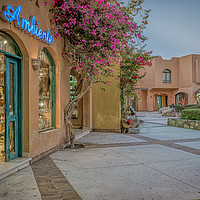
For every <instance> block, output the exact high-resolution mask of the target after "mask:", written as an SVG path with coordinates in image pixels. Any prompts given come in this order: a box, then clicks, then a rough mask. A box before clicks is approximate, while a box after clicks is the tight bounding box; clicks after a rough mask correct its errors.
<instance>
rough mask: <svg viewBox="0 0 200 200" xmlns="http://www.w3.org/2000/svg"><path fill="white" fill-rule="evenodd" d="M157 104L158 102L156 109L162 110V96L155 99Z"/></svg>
mask: <svg viewBox="0 0 200 200" xmlns="http://www.w3.org/2000/svg"><path fill="white" fill-rule="evenodd" d="M157 102H158V109H159V108H162V96H158V97H157Z"/></svg>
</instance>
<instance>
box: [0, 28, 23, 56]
mask: <svg viewBox="0 0 200 200" xmlns="http://www.w3.org/2000/svg"><path fill="white" fill-rule="evenodd" d="M0 49H1V50H3V51H6V52H8V53H11V54H14V55H18V56H20V55H21V53H20V51H19V49H18V47H17V45H16V43H15V42H14V41H13V39H12V38H11V37H9V36H8V35H7V34H5V33H2V32H0Z"/></svg>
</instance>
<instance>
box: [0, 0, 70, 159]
mask: <svg viewBox="0 0 200 200" xmlns="http://www.w3.org/2000/svg"><path fill="white" fill-rule="evenodd" d="M5 5H6V6H5ZM0 9H1V14H0V114H1V123H0V129H1V130H0V133H1V135H0V157H1V161H9V160H12V159H14V158H16V157H30V158H35V159H37V158H38V157H39V156H40V155H41V154H42V153H44V152H47V151H52V150H53V149H55V148H58V147H59V146H60V145H62V144H63V143H64V142H65V141H66V140H67V136H66V128H65V124H64V116H63V110H64V106H65V105H66V104H67V102H68V101H69V98H70V88H69V84H70V81H69V76H70V74H69V70H68V69H67V66H68V65H67V62H66V61H65V60H64V59H63V58H62V56H61V53H62V39H61V38H60V39H57V40H55V39H54V38H53V35H52V32H51V31H50V30H51V25H50V21H49V17H48V16H49V12H48V10H49V7H48V6H44V2H43V1H27V0H26V1H25V0H23V1H21V0H20V1H17V0H15V1H12V0H10V1H9V0H8V1H7V0H6V1H1V2H0ZM61 94H62V95H61ZM63 94H64V95H63Z"/></svg>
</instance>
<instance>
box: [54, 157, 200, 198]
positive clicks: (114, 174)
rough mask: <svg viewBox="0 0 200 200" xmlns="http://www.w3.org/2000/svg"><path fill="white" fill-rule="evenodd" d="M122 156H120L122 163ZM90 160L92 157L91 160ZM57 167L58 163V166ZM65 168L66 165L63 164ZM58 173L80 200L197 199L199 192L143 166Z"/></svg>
mask: <svg viewBox="0 0 200 200" xmlns="http://www.w3.org/2000/svg"><path fill="white" fill-rule="evenodd" d="M124 158H126V156H122V155H120V159H121V160H123V159H124ZM91 159H92V158H91ZM57 165H58V167H59V168H60V167H61V163H60V164H58V163H57ZM65 166H67V164H66V165H65ZM62 171H63V173H64V175H65V176H66V178H67V179H68V180H69V181H70V183H71V184H72V185H73V187H74V189H75V190H76V191H77V192H78V193H79V195H80V196H81V198H82V199H83V200H94V199H95V200H98V199H99V200H122V199H126V200H140V199H146V200H148V199H154V200H160V199H173V200H180V199H181V200H186V199H187V200H188V199H197V198H200V193H199V192H200V190H199V189H198V188H194V187H191V186H190V185H188V184H185V183H183V182H182V181H180V180H178V179H175V178H173V177H170V176H168V175H165V174H163V173H161V172H158V171H157V170H155V169H152V168H150V167H148V166H145V165H143V164H132V165H127V166H126V165H121V166H113V167H98V168H94V169H85V168H81V167H80V169H79V170H74V171H68V170H67V169H66V170H64V166H63V164H62Z"/></svg>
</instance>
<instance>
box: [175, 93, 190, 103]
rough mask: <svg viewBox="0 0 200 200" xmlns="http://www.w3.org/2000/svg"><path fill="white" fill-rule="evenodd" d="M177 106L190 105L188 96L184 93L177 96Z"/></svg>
mask: <svg viewBox="0 0 200 200" xmlns="http://www.w3.org/2000/svg"><path fill="white" fill-rule="evenodd" d="M175 104H176V105H177V104H182V105H185V104H188V94H186V93H184V92H179V93H177V94H176V95H175Z"/></svg>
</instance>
